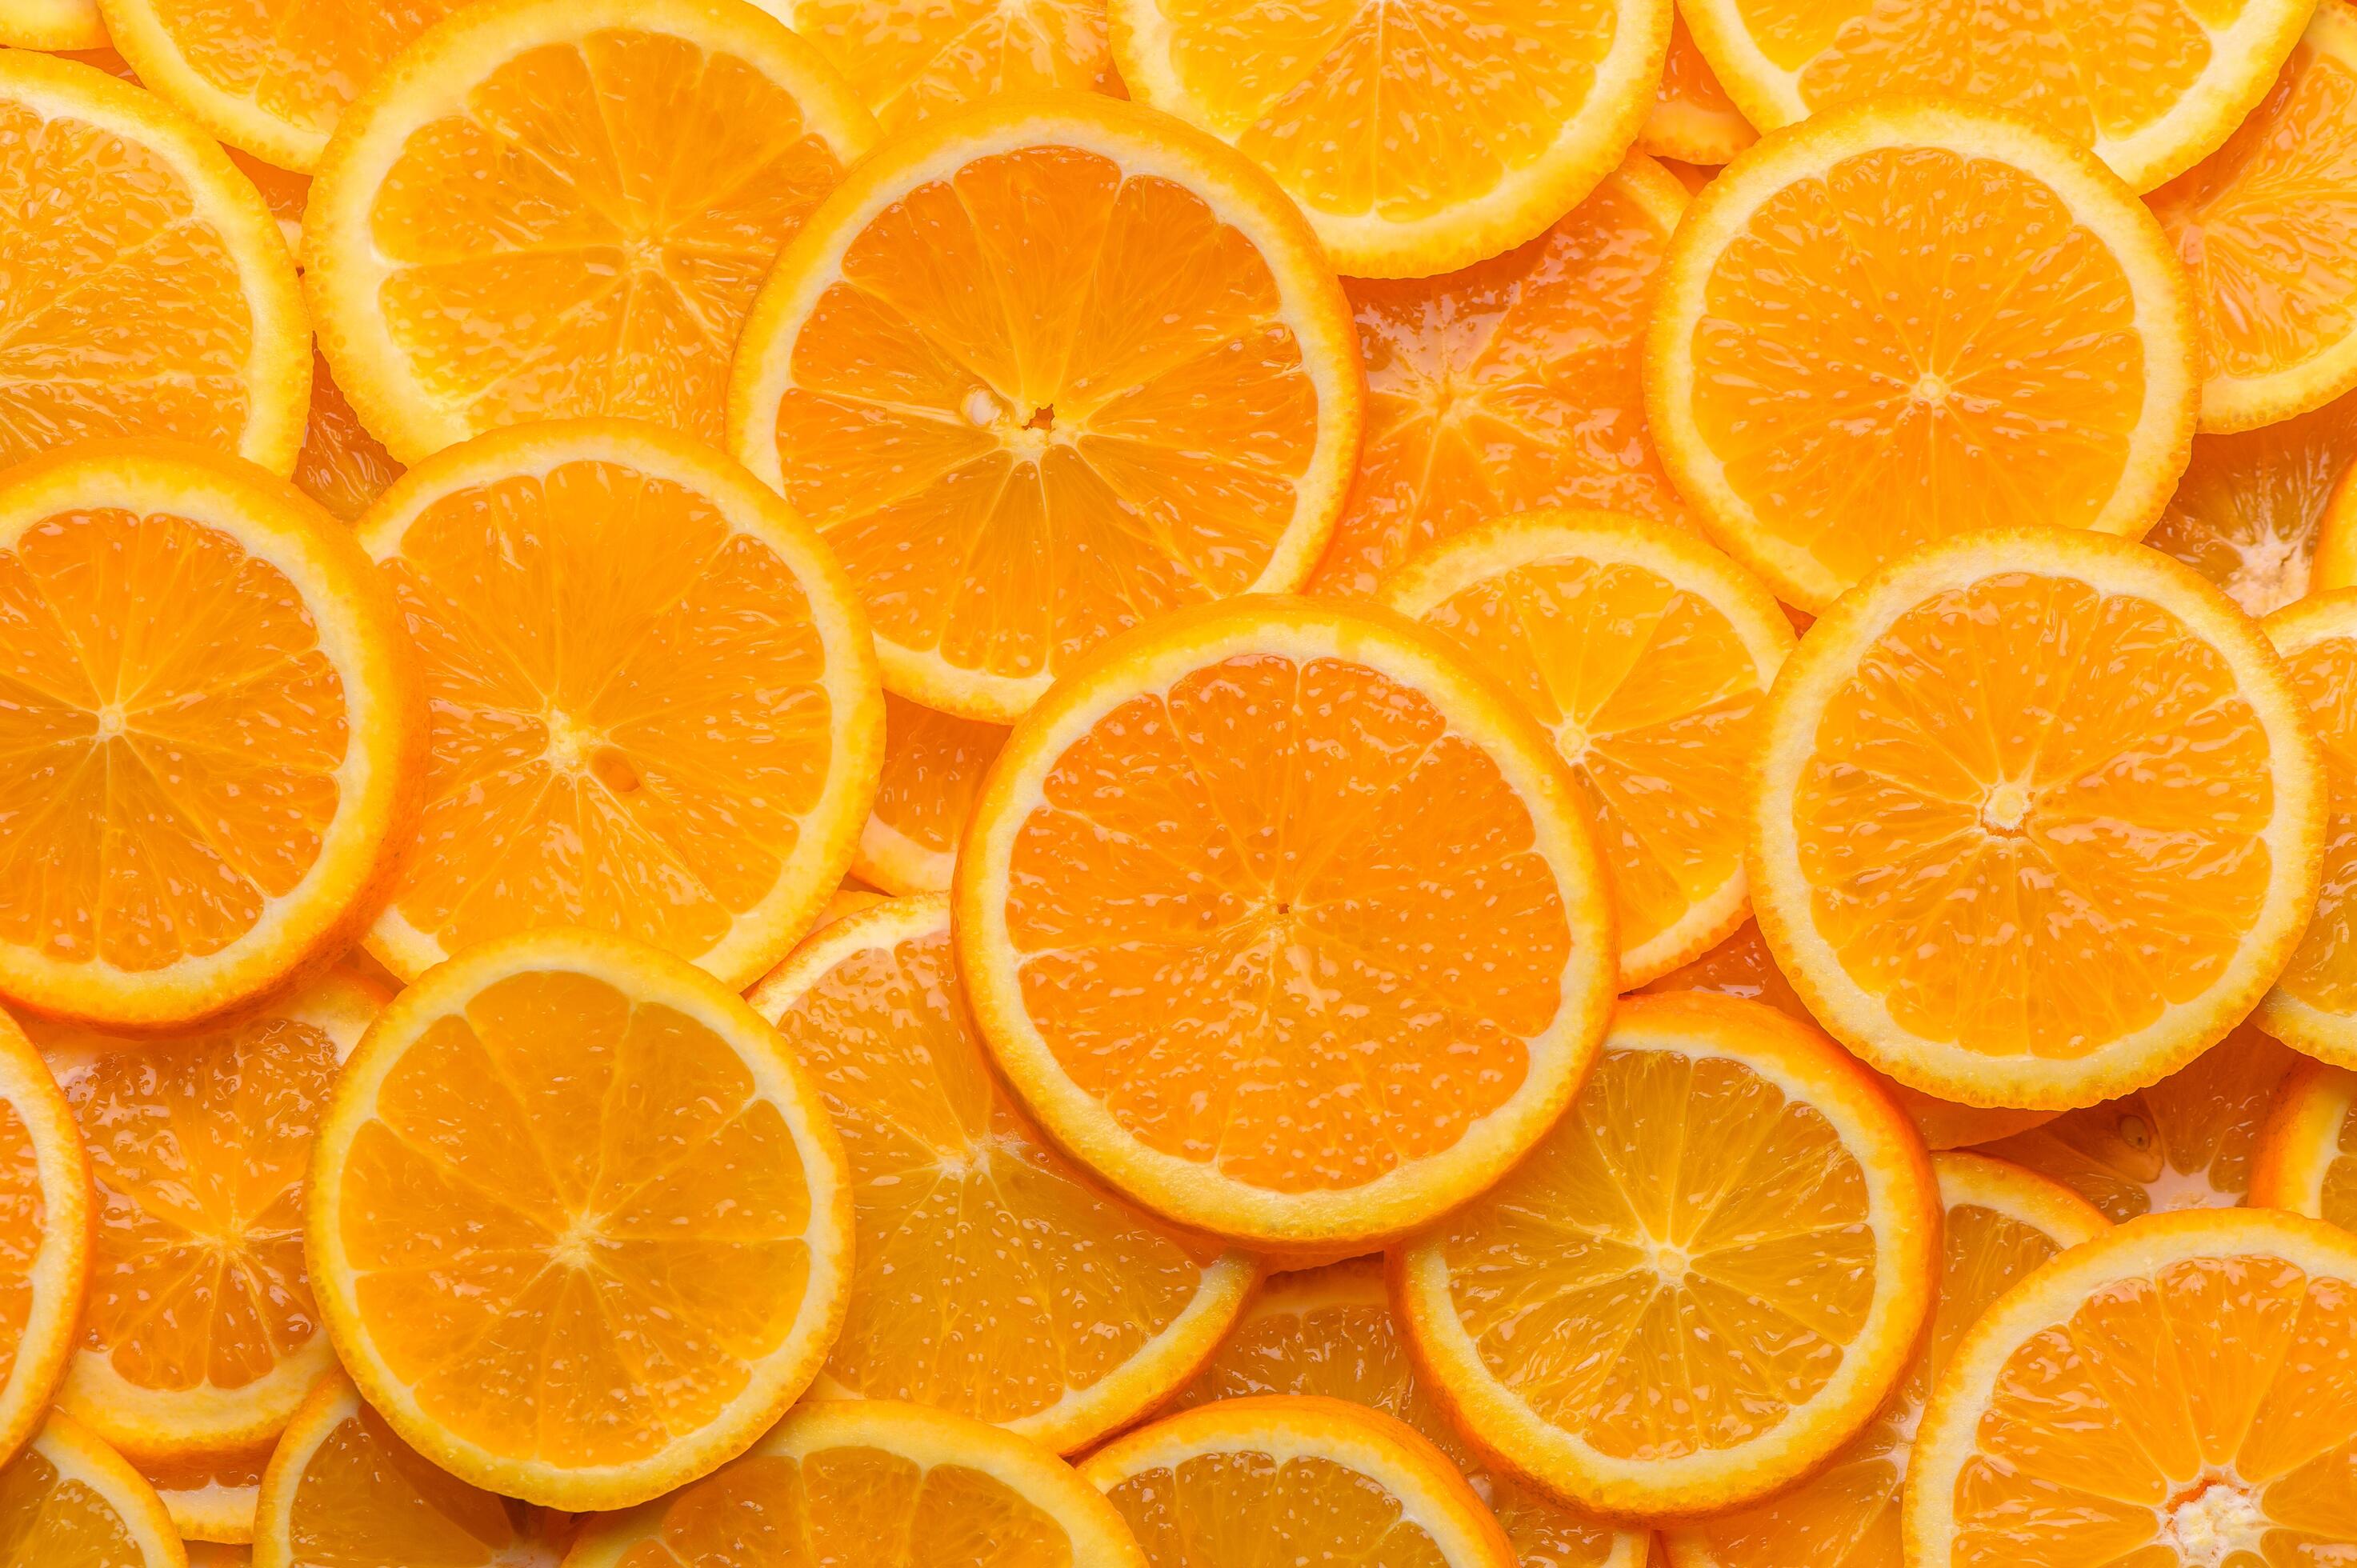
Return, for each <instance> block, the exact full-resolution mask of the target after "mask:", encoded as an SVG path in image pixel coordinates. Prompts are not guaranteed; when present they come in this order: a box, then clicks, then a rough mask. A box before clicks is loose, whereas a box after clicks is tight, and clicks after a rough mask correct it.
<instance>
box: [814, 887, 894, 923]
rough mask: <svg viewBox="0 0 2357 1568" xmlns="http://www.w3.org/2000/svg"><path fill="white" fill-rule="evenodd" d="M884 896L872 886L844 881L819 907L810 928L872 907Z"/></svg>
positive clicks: (833, 921)
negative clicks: (862, 885)
mask: <svg viewBox="0 0 2357 1568" xmlns="http://www.w3.org/2000/svg"><path fill="white" fill-rule="evenodd" d="M885 897H886V896H885V895H884V894H881V893H878V892H877V891H876V890H875V889H874V888H872V887H859V886H853V885H852V884H851V883H850V882H848V881H846V882H845V883H844V885H843V886H840V887H838V888H836V889H835V890H834V892H833V893H831V894H829V895H828V896H827V900H826V903H825V905H824V906H823V908H820V910H819V912H818V919H817V920H816V921H815V922H814V923H813V925H812V927H811V929H812V930H813V931H816V930H817V929H819V927H821V926H832V925H833V924H834V923H835V922H836V921H837V920H840V919H842V918H845V916H847V915H856V914H857V913H859V911H861V910H862V909H872V908H875V907H876V906H877V905H878V904H881V903H883V902H884V901H885Z"/></svg>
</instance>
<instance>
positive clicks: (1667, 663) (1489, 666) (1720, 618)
mask: <svg viewBox="0 0 2357 1568" xmlns="http://www.w3.org/2000/svg"><path fill="white" fill-rule="evenodd" d="M1380 598H1381V601H1382V603H1383V604H1384V605H1386V606H1388V607H1390V608H1392V609H1394V610H1397V611H1398V612H1399V613H1400V614H1402V615H1404V616H1406V617H1407V618H1410V619H1411V620H1415V621H1418V622H1421V623H1422V624H1423V625H1425V626H1427V627H1429V628H1432V629H1433V630H1435V631H1437V632H1439V633H1440V634H1441V635H1442V636H1443V637H1445V638H1447V639H1448V640H1449V641H1450V642H1452V643H1454V644H1455V645H1456V646H1457V647H1458V649H1459V650H1461V651H1462V652H1463V654H1464V655H1465V658H1466V660H1467V661H1468V662H1469V664H1471V665H1472V667H1473V668H1474V669H1476V670H1479V671H1482V672H1483V673H1485V674H1487V675H1489V676H1490V677H1491V678H1492V679H1493V680H1497V681H1500V682H1503V683H1504V684H1505V685H1506V687H1507V688H1508V689H1509V690H1510V691H1512V693H1513V694H1514V695H1515V696H1517V697H1519V698H1520V699H1522V703H1523V707H1524V708H1525V709H1527V710H1528V711H1529V713H1530V714H1531V716H1532V717H1534V718H1535V719H1537V720H1538V721H1539V723H1540V724H1542V725H1545V726H1546V729H1547V732H1548V733H1549V734H1551V735H1553V736H1555V749H1556V750H1557V751H1559V752H1561V753H1562V754H1563V759H1564V760H1565V761H1566V763H1568V764H1570V765H1571V772H1572V777H1573V778H1574V779H1577V782H1578V784H1579V792H1580V800H1581V804H1582V805H1584V806H1585V807H1586V808H1587V817H1588V821H1589V822H1591V823H1592V824H1593V825H1594V826H1595V829H1596V845H1597V848H1598V850H1599V851H1600V852H1601V853H1602V854H1603V857H1604V865H1605V869H1606V872H1607V874H1608V875H1609V879H1610V882H1611V885H1612V900H1613V909H1614V913H1615V916H1616V918H1617V919H1618V922H1619V925H1620V986H1621V988H1622V989H1627V988H1629V987H1631V986H1636V985H1641V984H1643V983H1645V982H1647V981H1649V980H1652V979H1655V978H1656V977H1658V976H1660V975H1663V974H1666V973H1668V972H1670V971H1671V970H1673V969H1675V968H1676V967H1677V966H1678V965H1680V964H1682V963H1684V962H1685V961H1688V960H1689V959H1692V958H1695V957H1697V956H1698V955H1700V954H1701V953H1703V952H1704V951H1705V950H1707V949H1709V948H1711V947H1712V946H1714V945H1715V944H1717V943H1718V942H1719V941H1722V940H1725V939H1726V938H1727V936H1728V935H1729V934H1731V933H1732V932H1733V931H1734V929H1735V928H1736V927H1737V926H1738V925H1741V924H1742V923H1743V920H1744V918H1745V916H1746V914H1747V912H1748V911H1747V908H1746V905H1747V889H1746V887H1745V886H1744V881H1743V825H1744V821H1745V811H1744V807H1745V804H1746V801H1745V795H1746V792H1747V789H1748V788H1749V782H1750V779H1749V773H1750V769H1751V759H1752V754H1753V753H1754V752H1755V751H1756V750H1758V748H1759V743H1760V736H1761V734H1762V733H1763V731H1762V727H1761V720H1762V710H1763V709H1764V708H1765V707H1766V705H1767V697H1768V688H1769V686H1770V684H1771V683H1772V682H1774V681H1775V679H1776V671H1778V669H1780V668H1781V666H1782V665H1783V662H1784V656H1785V655H1786V654H1787V653H1789V652H1791V651H1792V623H1791V622H1789V621H1787V620H1786V619H1785V618H1784V612H1783V611H1782V609H1781V608H1779V607H1778V606H1777V603H1776V599H1775V596H1773V595H1771V594H1770V593H1769V591H1768V589H1767V588H1766V586H1765V585H1762V584H1761V583H1760V579H1758V578H1757V577H1754V576H1753V575H1751V574H1750V573H1749V572H1747V571H1745V570H1744V569H1743V568H1742V567H1740V566H1738V565H1737V564H1735V563H1734V562H1732V561H1730V560H1728V559H1727V557H1726V556H1724V555H1722V554H1720V553H1718V552H1717V551H1716V550H1714V549H1712V548H1711V547H1710V546H1709V545H1708V544H1706V543H1704V542H1702V541H1701V540H1699V539H1696V538H1695V537H1694V536H1693V535H1692V534H1690V533H1684V532H1680V531H1678V530H1676V529H1674V528H1671V527H1668V526H1666V525H1665V524H1662V523H1649V522H1645V521H1641V520H1640V519H1637V518H1633V517H1627V516H1619V515H1615V514H1613V513H1610V512H1600V511H1551V512H1525V513H1523V514H1522V515H1520V516H1517V517H1507V518H1501V519H1499V520H1497V521H1494V522H1490V523H1486V524H1483V525H1480V526H1479V527H1476V528H1474V529H1472V530H1470V531H1469V532H1464V533H1460V534H1458V535H1456V536H1455V537H1454V538H1451V539H1448V540H1446V541H1444V542H1441V543H1439V544H1436V545H1434V546H1432V547H1431V548H1430V549H1428V550H1425V551H1422V552H1420V553H1417V554H1415V555H1412V556H1410V557H1409V558H1408V559H1407V561H1406V563H1405V564H1403V565H1402V566H1401V567H1400V568H1399V570H1398V571H1396V572H1394V573H1393V574H1392V575H1391V576H1390V577H1388V578H1386V579H1385V580H1384V583H1383V590H1382V592H1381V595H1380Z"/></svg>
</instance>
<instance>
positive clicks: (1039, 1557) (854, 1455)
mask: <svg viewBox="0 0 2357 1568" xmlns="http://www.w3.org/2000/svg"><path fill="white" fill-rule="evenodd" d="M756 1543H758V1544H756ZM748 1552H754V1553H758V1554H759V1561H761V1562H762V1563H776V1564H777V1565H778V1568H821V1565H823V1564H830V1563H873V1564H877V1568H886V1565H890V1568H901V1565H902V1564H905V1565H906V1568H931V1565H932V1564H936V1563H939V1564H948V1563H960V1562H977V1563H979V1562H988V1563H994V1564H997V1563H1004V1564H1006V1568H1033V1565H1034V1564H1037V1565H1039V1568H1050V1565H1052V1564H1063V1563H1069V1564H1071V1568H1147V1565H1146V1560H1145V1559H1144V1558H1143V1557H1141V1556H1140V1555H1139V1553H1138V1550H1137V1542H1136V1541H1135V1540H1133V1539H1132V1538H1131V1536H1130V1533H1129V1530H1128V1529H1127V1528H1126V1527H1125V1525H1124V1524H1123V1523H1122V1520H1121V1516H1120V1515H1119V1514H1117V1513H1115V1512H1114V1509H1112V1507H1110V1506H1109V1505H1107V1503H1106V1502H1105V1500H1104V1498H1102V1497H1100V1496H1098V1495H1097V1493H1096V1492H1095V1491H1094V1490H1093V1489H1092V1488H1091V1487H1089V1485H1088V1484H1087V1483H1086V1482H1085V1481H1083V1480H1082V1478H1081V1477H1078V1476H1076V1475H1074V1474H1073V1473H1072V1470H1071V1466H1067V1465H1066V1464H1064V1463H1063V1461H1061V1460H1060V1459H1058V1458H1057V1457H1056V1456H1055V1455H1052V1454H1050V1453H1049V1452H1048V1451H1047V1450H1046V1449H1044V1448H1042V1447H1040V1446H1039V1444H1036V1443H1033V1442H1030V1441H1029V1440H1028V1439H1026V1438H1021V1437H1017V1436H1016V1435H1015V1434H1012V1433H1009V1432H1005V1431H1002V1430H1000V1429H999V1428H997V1427H995V1426H985V1425H984V1424H983V1423H981V1422H978V1421H976V1420H974V1418H973V1417H971V1416H964V1415H958V1414H955V1413H954V1412H950V1411H945V1410H931V1409H928V1408H926V1407H924V1406H922V1405H913V1404H901V1403H899V1402H893V1401H889V1400H861V1401H856V1402H850V1403H821V1404H806V1405H803V1406H802V1408H800V1409H799V1410H797V1411H795V1412H794V1413H793V1414H792V1415H791V1416H789V1417H787V1418H786V1419H785V1420H784V1421H781V1422H780V1423H778V1425H777V1426H776V1427H775V1428H774V1429H773V1430H772V1431H771V1432H770V1434H769V1435H768V1436H766V1437H764V1438H762V1439H761V1441H760V1443H759V1444H757V1445H756V1446H755V1447H754V1449H753V1451H752V1452H751V1453H749V1454H748V1455H745V1456H744V1457H743V1458H742V1459H739V1460H737V1463H735V1464H734V1465H731V1466H728V1467H727V1468H726V1469H725V1470H722V1471H721V1472H720V1473H719V1474H718V1475H716V1476H714V1477H711V1478H710V1479H708V1480H705V1481H702V1482H699V1483H697V1484H696V1485H695V1486H693V1487H688V1488H687V1489H685V1490H684V1491H682V1492H680V1493H678V1494H676V1495H675V1496H673V1497H669V1498H663V1499H662V1500H661V1501H660V1502H654V1503H650V1504H648V1505H647V1506H646V1507H644V1508H640V1509H633V1510H632V1511H630V1512H629V1513H625V1514H617V1515H614V1516H612V1517H610V1518H608V1519H604V1520H598V1521H597V1523H596V1524H595V1525H593V1526H592V1527H591V1528H590V1529H589V1530H588V1531H587V1533H586V1534H585V1535H583V1537H582V1538H581V1542H580V1544H579V1545H578V1546H576V1547H575V1548H574V1550H573V1552H572V1554H571V1555H570V1556H568V1557H566V1558H565V1563H567V1564H568V1565H569V1568H690V1565H697V1568H700V1565H702V1564H705V1563H738V1562H746V1561H749V1560H750V1559H748V1557H747V1556H746V1555H745V1554H746V1553H748ZM257 1568H271V1565H270V1564H257Z"/></svg>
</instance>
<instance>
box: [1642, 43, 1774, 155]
mask: <svg viewBox="0 0 2357 1568" xmlns="http://www.w3.org/2000/svg"><path fill="white" fill-rule="evenodd" d="M1759 139H1760V133H1759V132H1757V131H1755V130H1753V129H1752V128H1751V122H1750V121H1749V120H1747V119H1745V118H1744V117H1743V111H1742V110H1740V109H1738V108H1737V107H1736V106H1735V100H1734V99H1732V98H1729V97H1728V96H1727V89H1726V88H1724V87H1721V86H1720V85H1719V84H1718V78H1717V77H1716V76H1713V75H1712V74H1711V70H1710V62H1709V61H1708V60H1706V59H1703V58H1702V50H1701V49H1700V48H1696V47H1695V41H1694V34H1693V33H1691V32H1689V31H1688V30H1687V28H1686V19H1685V16H1684V14H1683V13H1677V14H1673V15H1672V16H1671V18H1670V53H1669V59H1668V60H1667V62H1666V63H1665V64H1664V65H1663V67H1662V84H1661V86H1660V87H1659V88H1657V89H1655V90H1654V94H1653V107H1652V111H1651V112H1650V113H1647V114H1646V116H1645V127H1644V129H1643V130H1641V131H1639V132H1638V133H1637V145H1638V146H1639V148H1641V150H1643V151H1645V152H1648V153H1651V154H1652V155H1653V156H1655V157H1657V158H1675V159H1677V160H1678V161H1680V162H1681V163H1685V164H1709V165H1717V164H1723V163H1725V162H1727V160H1728V159H1729V158H1731V157H1733V156H1735V155H1736V154H1738V153H1739V152H1741V151H1742V150H1743V149H1744V148H1746V147H1748V146H1749V145H1751V144H1752V143H1754V142H1756V141H1758V140H1759Z"/></svg>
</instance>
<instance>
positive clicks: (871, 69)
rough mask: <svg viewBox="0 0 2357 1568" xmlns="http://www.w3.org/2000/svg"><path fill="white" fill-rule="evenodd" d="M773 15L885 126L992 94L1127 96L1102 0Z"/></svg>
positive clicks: (818, 1) (892, 4)
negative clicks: (1043, 92)
mask: <svg viewBox="0 0 2357 1568" xmlns="http://www.w3.org/2000/svg"><path fill="white" fill-rule="evenodd" d="M778 13H779V15H780V16H783V17H784V18H785V21H786V24H787V26H789V27H792V28H793V30H794V31H795V32H797V33H799V34H801V35H802V37H803V38H808V39H809V40H810V41H811V43H812V44H813V46H814V47H815V48H817V49H818V51H819V52H820V53H821V54H823V55H824V56H826V60H827V63H828V64H829V65H832V66H833V67H834V68H835V70H839V71H841V72H842V73H843V79H844V80H845V81H848V82H849V83H850V84H851V86H852V90H853V91H856V92H857V93H858V94H859V96H860V98H861V100H862V101H863V102H866V105H867V107H868V108H869V110H871V111H872V112H873V113H875V115H876V119H877V124H881V125H882V126H883V127H884V129H885V130H886V131H887V132H892V131H898V130H901V129H903V128H905V127H907V126H909V125H913V124H916V123H917V122H918V121H920V120H925V119H930V118H931V117H932V116H934V115H937V114H945V113H950V112H952V111H953V110H956V109H959V108H962V107H963V106H964V105H965V104H967V103H970V102H973V101H974V100H975V99H977V98H983V97H987V96H990V95H993V94H999V93H1009V92H1028V91H1039V90H1041V89H1047V88H1068V89H1080V90H1085V91H1097V92H1109V93H1111V94H1113V95H1114V97H1116V98H1122V97H1126V96H1128V94H1127V92H1126V91H1125V89H1124V88H1123V86H1122V83H1121V77H1120V75H1119V74H1118V73H1117V72H1116V71H1115V70H1114V64H1113V51H1112V49H1111V48H1108V47H1107V45H1106V41H1105V8H1104V0H946V3H944V4H935V5H923V6H916V5H902V4H899V3H898V0H786V3H785V4H782V5H780V6H779V7H778Z"/></svg>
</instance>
